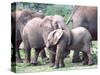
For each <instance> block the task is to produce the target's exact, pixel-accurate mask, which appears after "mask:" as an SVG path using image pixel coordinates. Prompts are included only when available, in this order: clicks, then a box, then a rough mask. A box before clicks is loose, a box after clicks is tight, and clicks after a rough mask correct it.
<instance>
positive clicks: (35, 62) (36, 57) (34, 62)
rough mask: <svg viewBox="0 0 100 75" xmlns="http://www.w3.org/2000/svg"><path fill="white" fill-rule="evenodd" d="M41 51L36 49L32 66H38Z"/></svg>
mask: <svg viewBox="0 0 100 75" xmlns="http://www.w3.org/2000/svg"><path fill="white" fill-rule="evenodd" d="M40 51H41V49H39V48H35V51H34V58H33V60H32V61H31V64H33V65H34V66H35V65H37V63H38V62H37V60H38V56H39V53H40Z"/></svg>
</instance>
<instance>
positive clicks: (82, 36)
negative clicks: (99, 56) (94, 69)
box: [46, 27, 92, 68]
mask: <svg viewBox="0 0 100 75" xmlns="http://www.w3.org/2000/svg"><path fill="white" fill-rule="evenodd" d="M91 39H92V37H91V35H90V33H89V32H88V30H87V29H85V28H84V27H77V28H74V29H72V30H71V31H70V30H69V29H67V30H62V29H57V30H54V31H52V32H51V33H50V34H49V35H48V38H47V43H46V47H47V48H48V49H50V50H51V48H54V47H55V49H56V56H55V57H54V58H55V63H54V68H59V66H61V67H64V59H63V53H64V50H67V51H68V50H82V52H83V64H88V65H91V64H92V60H91V55H90V53H91V50H90V42H91Z"/></svg>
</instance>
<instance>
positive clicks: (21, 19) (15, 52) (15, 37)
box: [11, 9, 44, 62]
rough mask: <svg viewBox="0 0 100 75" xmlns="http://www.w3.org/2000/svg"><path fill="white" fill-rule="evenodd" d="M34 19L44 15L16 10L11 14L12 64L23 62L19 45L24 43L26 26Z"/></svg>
mask: <svg viewBox="0 0 100 75" xmlns="http://www.w3.org/2000/svg"><path fill="white" fill-rule="evenodd" d="M34 17H41V18H43V17H44V15H43V14H42V13H40V14H39V12H34V13H33V12H32V11H31V10H27V9H26V10H15V11H12V12H11V43H12V46H13V49H12V57H11V61H12V62H22V60H21V56H20V53H19V45H20V43H21V42H22V31H23V28H24V26H25V24H26V23H27V22H28V21H29V20H31V19H32V18H34Z"/></svg>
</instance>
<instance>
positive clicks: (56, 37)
mask: <svg viewBox="0 0 100 75" xmlns="http://www.w3.org/2000/svg"><path fill="white" fill-rule="evenodd" d="M62 35H63V30H62V29H57V30H55V32H54V34H53V44H54V45H56V44H57V43H58V42H59V40H60V38H61V37H62Z"/></svg>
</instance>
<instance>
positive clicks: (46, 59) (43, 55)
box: [40, 49, 49, 64]
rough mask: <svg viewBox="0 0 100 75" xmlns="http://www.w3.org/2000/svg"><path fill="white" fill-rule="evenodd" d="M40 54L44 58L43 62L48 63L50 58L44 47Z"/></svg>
mask: <svg viewBox="0 0 100 75" xmlns="http://www.w3.org/2000/svg"><path fill="white" fill-rule="evenodd" d="M40 56H41V58H42V62H43V64H46V63H47V61H48V60H49V58H47V56H46V52H45V49H42V50H41V52H40Z"/></svg>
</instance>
